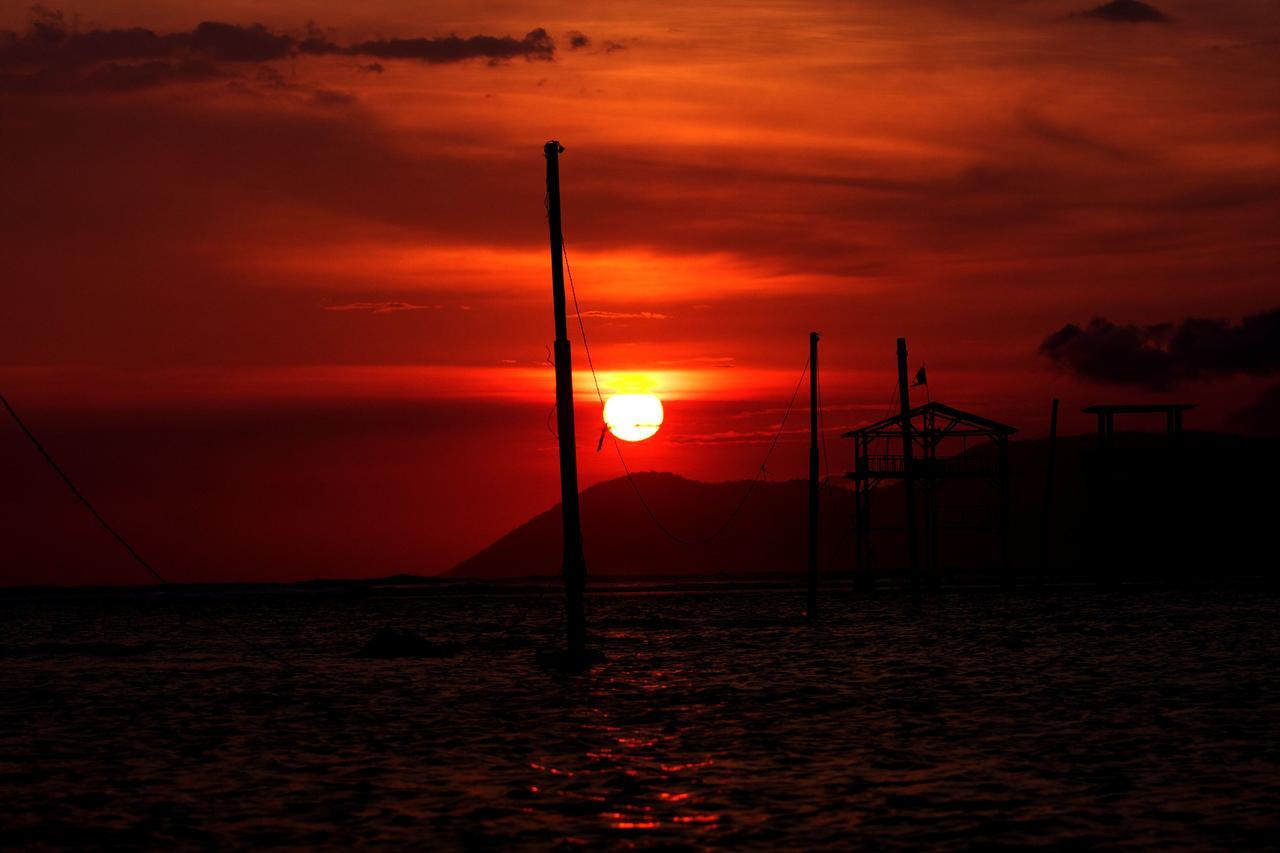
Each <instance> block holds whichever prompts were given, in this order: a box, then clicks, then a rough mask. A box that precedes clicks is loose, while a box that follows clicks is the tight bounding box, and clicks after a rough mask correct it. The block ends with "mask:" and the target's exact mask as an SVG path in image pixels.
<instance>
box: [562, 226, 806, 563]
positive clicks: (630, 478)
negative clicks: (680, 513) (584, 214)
mask: <svg viewBox="0 0 1280 853" xmlns="http://www.w3.org/2000/svg"><path fill="white" fill-rule="evenodd" d="M562 232H563V229H562ZM560 251H561V253H562V254H563V255H564V268H565V272H566V273H567V275H568V279H569V293H570V294H571V295H572V297H573V310H574V312H575V313H576V314H577V315H578V330H579V332H580V333H581V335H582V348H583V350H584V351H585V352H586V354H587V366H588V367H589V368H590V369H591V381H592V382H593V383H594V385H595V389H596V398H597V399H598V400H599V401H600V405H601V406H603V405H604V393H603V392H602V391H601V390H600V378H599V376H597V375H596V366H595V362H594V361H593V360H592V358H591V345H590V344H589V343H588V342H587V327H586V324H585V323H584V322H583V320H582V308H581V307H580V306H579V305H578V290H577V288H576V287H575V286H574V283H573V267H572V266H570V264H569V247H568V244H567V243H566V242H565V240H564V234H563V233H561V235H560ZM808 372H809V359H808V358H806V359H805V361H804V367H803V368H801V370H800V378H799V379H797V380H796V387H795V390H794V391H792V392H791V400H790V401H789V402H788V403H787V409H786V411H785V412H784V413H783V415H782V420H781V422H779V424H778V430H777V432H775V433H774V434H773V440H772V441H771V442H770V443H769V449H768V450H767V451H766V452H765V454H764V459H762V460H761V462H760V467H759V469H758V470H757V471H756V473H755V476H754V477H752V479H751V480H750V482H748V483H747V486H746V488H745V489H744V490H743V492H742V497H741V498H739V499H738V503H737V504H736V505H735V506H734V508H733V510H732V511H731V512H730V513H729V515H728V516H727V517H726V518H725V520H724V521H723V522H721V523H720V525H719V526H718V527H716V528H715V529H714V530H713V531H712V532H711V533H710V534H708V535H706V536H702V537H697V538H693V539H689V538H685V537H682V536H678V535H676V534H675V533H673V532H672V531H671V529H670V528H668V527H667V526H666V525H665V524H663V523H662V520H661V519H659V518H658V515H657V513H655V512H654V511H653V507H652V506H650V504H649V502H648V501H647V500H645V497H644V492H642V491H641V490H640V484H639V483H637V482H636V479H635V475H634V473H632V471H631V466H629V465H628V464H627V460H626V457H625V456H624V455H623V453H622V445H621V444H620V443H619V442H618V437H617V436H615V435H614V434H613V433H612V432H610V433H609V438H610V440H611V441H612V442H613V449H614V451H616V452H617V454H618V462H620V463H621V464H622V470H623V471H624V472H625V474H626V477H627V482H628V483H630V484H631V489H632V490H633V491H634V492H635V493H636V498H637V499H638V500H639V501H640V505H641V506H642V507H643V508H644V511H645V514H646V515H648V516H649V520H650V521H652V522H653V524H654V526H655V527H657V528H658V530H660V531H661V532H662V534H663V535H664V536H666V537H667V538H668V539H670V540H671V541H673V542H676V543H678V544H680V545H690V546H692V545H704V544H706V543H708V542H710V541H712V540H713V539H715V538H716V537H718V536H720V534H722V533H724V531H725V530H727V529H728V528H729V525H730V524H732V523H733V521H734V519H735V518H737V517H738V514H739V513H740V512H741V511H742V508H743V507H744V506H746V504H747V500H748V499H749V498H750V497H751V493H752V491H753V490H754V489H755V487H756V484H757V483H759V482H760V481H761V480H762V479H764V478H765V476H767V475H768V470H767V469H766V468H765V466H766V465H768V464H769V458H770V457H771V456H773V451H774V449H775V448H776V447H777V446H778V440H779V439H781V438H782V432H783V430H784V429H785V428H786V425H787V418H788V417H789V416H790V415H791V409H792V408H793V407H794V406H795V402H796V397H798V396H799V394H800V386H801V385H803V384H804V377H805V375H806V374H807V373H808ZM819 399H821V398H819ZM607 429H608V428H607V426H606V430H607ZM602 437H603V434H602ZM598 449H599V448H597V450H598Z"/></svg>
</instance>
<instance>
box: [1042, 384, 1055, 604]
mask: <svg viewBox="0 0 1280 853" xmlns="http://www.w3.org/2000/svg"><path fill="white" fill-rule="evenodd" d="M1057 454H1058V398H1057V397H1054V398H1053V406H1052V407H1051V408H1050V409H1049V454H1048V456H1049V458H1048V461H1047V462H1046V463H1045V471H1044V511H1043V513H1042V514H1041V521H1040V583H1044V578H1045V575H1046V574H1047V573H1048V569H1049V536H1050V531H1052V529H1053V466H1054V459H1055V457H1056V456H1057Z"/></svg>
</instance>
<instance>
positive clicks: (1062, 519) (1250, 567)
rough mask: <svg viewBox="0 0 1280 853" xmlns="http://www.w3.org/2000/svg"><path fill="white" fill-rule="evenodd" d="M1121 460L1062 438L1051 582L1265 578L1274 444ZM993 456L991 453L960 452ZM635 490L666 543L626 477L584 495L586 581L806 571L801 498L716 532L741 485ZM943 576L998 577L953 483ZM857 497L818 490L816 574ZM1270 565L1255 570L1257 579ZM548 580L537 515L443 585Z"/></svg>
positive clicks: (979, 495)
mask: <svg viewBox="0 0 1280 853" xmlns="http://www.w3.org/2000/svg"><path fill="white" fill-rule="evenodd" d="M1116 444H1117V448H1118V452H1117V453H1116V454H1113V455H1112V456H1111V457H1107V458H1103V457H1100V456H1099V454H1098V452H1097V451H1096V441H1095V438H1094V436H1092V435H1079V436H1071V437H1066V438H1061V439H1059V442H1058V449H1057V457H1056V464H1055V472H1054V497H1053V503H1054V514H1053V521H1052V524H1051V526H1050V530H1049V559H1048V561H1047V569H1048V572H1049V574H1050V575H1058V576H1067V577H1084V578H1090V577H1098V576H1114V577H1127V578H1135V579H1137V578H1155V577H1170V576H1178V577H1200V578H1205V579H1213V578H1218V577H1224V576H1228V575H1232V576H1234V575H1240V574H1246V575H1247V574H1253V575H1256V574H1259V573H1265V571H1266V570H1265V568H1264V566H1263V564H1259V563H1258V562H1257V560H1256V558H1255V555H1256V554H1258V553H1269V552H1270V551H1271V549H1272V548H1273V544H1272V543H1271V541H1270V536H1269V529H1270V523H1271V515H1272V507H1273V506H1274V500H1273V499H1272V498H1270V497H1269V495H1270V489H1269V486H1270V484H1271V483H1273V482H1275V477H1276V475H1277V474H1280V441H1277V440H1275V439H1268V438H1245V437H1242V436H1236V435H1225V434H1219V433H1196V432H1192V433H1186V434H1184V436H1183V437H1182V442H1181V444H1180V445H1179V446H1178V447H1176V448H1173V447H1170V446H1169V445H1168V440H1167V438H1166V437H1165V436H1162V435H1156V434H1150V433H1122V434H1119V435H1118V436H1117V438H1116ZM988 453H994V448H993V447H992V446H991V445H982V446H979V447H975V448H973V449H971V450H970V451H969V454H972V455H983V454H988ZM1046 461H1047V441H1045V440H1043V439H1042V440H1030V441H1014V442H1011V443H1010V464H1011V470H1012V477H1011V490H1012V497H1013V500H1012V511H1011V518H1010V527H1011V536H1010V554H1011V564H1012V567H1013V569H1014V570H1015V571H1016V572H1019V573H1023V574H1026V573H1029V572H1030V573H1037V572H1039V571H1040V563H1041V561H1040V535H1041V525H1042V518H1043V511H1042V506H1043V491H1044V478H1045V473H1046V471H1045V467H1046ZM635 485H636V487H638V488H639V490H640V491H641V492H642V493H643V494H644V497H645V500H646V502H647V503H648V504H649V506H650V507H651V508H652V509H653V512H654V514H655V515H656V516H657V517H658V518H659V519H660V520H661V521H662V523H663V524H664V525H665V526H666V527H667V528H668V529H669V530H670V531H671V532H672V533H673V534H675V535H676V536H677V537H680V538H682V539H688V540H693V541H692V542H691V543H690V544H682V543H680V542H676V541H673V540H672V539H671V538H669V537H668V536H667V535H665V534H664V533H663V532H662V531H661V530H660V529H659V528H658V527H657V526H656V525H655V524H654V523H653V521H652V520H651V519H650V518H649V517H648V515H647V514H646V511H645V509H644V506H643V505H642V504H641V502H640V501H639V500H638V499H637V497H636V494H635V490H634V488H633V486H632V484H631V483H629V482H628V481H627V479H626V478H625V477H619V478H617V479H614V480H608V481H605V482H602V483H597V484H596V485H594V486H592V487H590V488H588V489H586V490H585V491H584V492H583V493H582V520H583V531H584V539H585V548H586V557H587V565H588V567H589V570H590V572H591V576H592V577H593V578H595V579H626V578H654V577H659V578H661V577H676V576H698V577H707V576H710V577H742V576H792V575H793V576H796V577H799V576H801V575H802V574H803V572H804V570H805V557H806V555H805V511H806V484H805V482H804V481H803V480H790V481H782V482H759V483H757V484H755V486H754V488H753V489H752V490H751V493H750V495H749V497H748V498H747V500H746V502H745V503H744V504H743V505H742V509H741V511H740V512H739V513H738V514H737V515H736V516H735V517H734V518H733V520H732V521H731V523H730V524H729V525H728V526H727V527H725V529H724V530H723V532H722V533H721V534H720V535H719V536H717V537H715V538H714V539H712V540H711V541H699V537H705V536H706V535H708V534H709V533H711V532H712V531H714V530H716V529H717V528H719V527H721V525H723V524H724V521H725V519H726V517H728V516H729V514H730V512H731V511H732V510H733V508H734V506H735V505H737V503H738V502H739V500H740V499H741V497H742V494H743V492H744V490H745V489H746V488H747V485H748V484H747V482H745V481H742V482H723V483H704V482H698V481H695V480H689V479H685V478H684V477H680V476H678V475H675V474H669V473H658V472H645V473H637V474H635ZM902 501H903V490H902V488H901V485H900V484H897V483H889V484H885V485H883V486H882V487H881V488H878V489H876V490H875V491H874V492H873V495H872V501H871V515H872V527H873V534H872V549H873V554H874V564H875V573H876V574H877V575H894V574H901V573H902V572H903V571H904V570H905V568H906V562H907V561H906V549H905V545H904V534H903V532H902V530H901V527H902V523H903V503H902ZM939 506H940V512H939V515H940V528H941V529H940V536H939V542H940V546H939V551H940V560H939V570H940V573H941V574H942V575H943V576H944V577H946V578H951V579H956V578H961V577H969V576H973V577H978V576H984V577H991V576H993V575H994V574H996V573H997V572H998V569H999V561H998V558H997V555H998V553H999V550H998V547H997V545H998V543H997V539H996V536H995V533H994V529H993V525H992V522H993V521H994V520H995V513H996V508H997V501H996V494H995V487H994V485H993V484H991V483H988V482H986V481H981V480H956V481H950V482H947V483H946V484H944V485H942V486H941V487H940V489H939ZM852 515H853V497H852V494H851V493H850V492H849V490H848V489H847V488H846V487H845V485H844V484H843V482H833V483H832V484H830V488H824V489H823V491H822V521H821V543H822V549H821V555H820V566H821V567H822V571H823V572H824V573H827V574H836V573H842V572H849V571H851V570H852V568H853V535H852V524H853V521H852ZM1270 562H1273V561H1272V560H1270V559H1268V560H1266V561H1263V563H1264V564H1266V565H1269V563H1270ZM559 572H560V507H559V505H558V504H557V505H556V506H554V507H552V508H550V509H548V510H547V511H545V512H542V513H540V514H538V515H537V516H535V517H533V518H532V519H530V520H529V521H527V522H526V523H524V524H522V525H521V526H519V527H517V528H516V529H514V530H512V531H511V532H510V533H508V534H506V535H505V536H503V537H501V538H500V539H498V540H497V541H496V542H494V543H492V544H491V545H489V546H488V547H486V548H484V549H483V550H481V551H480V552H478V553H477V554H475V555H473V556H472V557H469V558H468V559H466V560H464V561H462V562H461V563H459V564H458V565H457V566H455V567H454V568H453V569H451V570H450V571H448V572H446V573H445V574H446V576H450V577H461V578H474V579H496V578H514V577H530V576H552V575H557V574H558V573H559Z"/></svg>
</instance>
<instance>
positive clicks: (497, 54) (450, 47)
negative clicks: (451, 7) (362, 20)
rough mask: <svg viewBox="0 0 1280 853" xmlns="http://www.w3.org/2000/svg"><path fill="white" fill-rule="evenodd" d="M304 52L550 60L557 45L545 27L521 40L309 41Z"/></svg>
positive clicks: (444, 59)
mask: <svg viewBox="0 0 1280 853" xmlns="http://www.w3.org/2000/svg"><path fill="white" fill-rule="evenodd" d="M298 49H299V50H300V51H301V52H303V53H344V54H358V55H361V56H376V57H378V58H379V59H417V60H420V61H422V62H428V63H433V64H436V63H446V62H463V61H465V60H468V59H488V60H490V61H500V60H505V59H517V58H520V57H524V58H525V59H534V60H547V61H549V60H551V59H553V58H555V52H556V45H555V42H554V41H552V39H551V36H550V35H548V34H547V31H546V30H544V29H543V28H542V27H538V28H537V29H536V30H531V31H529V32H528V33H527V34H525V37H524V38H522V39H516V38H512V37H511V36H501V37H499V36H470V37H468V38H462V37H460V36H443V37H441V38H411V39H379V40H377V41H366V42H361V43H359V44H353V45H351V46H350V47H339V46H337V45H335V44H333V43H332V42H327V41H320V40H310V39H309V40H307V41H304V42H302V43H301V44H299V45H298Z"/></svg>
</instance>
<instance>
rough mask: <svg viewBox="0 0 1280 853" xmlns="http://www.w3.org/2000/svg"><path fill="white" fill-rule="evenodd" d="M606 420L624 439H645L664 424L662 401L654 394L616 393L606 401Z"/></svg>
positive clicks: (610, 429)
mask: <svg viewBox="0 0 1280 853" xmlns="http://www.w3.org/2000/svg"><path fill="white" fill-rule="evenodd" d="M604 422H605V425H606V426H608V427H609V432H611V433H613V434H614V435H616V436H617V437H618V438H620V439H622V440H623V441H644V440H645V439H646V438H649V437H651V436H652V435H653V434H654V433H656V432H657V431H658V427H660V426H662V401H661V400H659V399H658V398H657V397H655V396H654V395H653V394H614V395H613V396H612V397H610V398H609V399H608V400H606V401H605V404H604Z"/></svg>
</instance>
